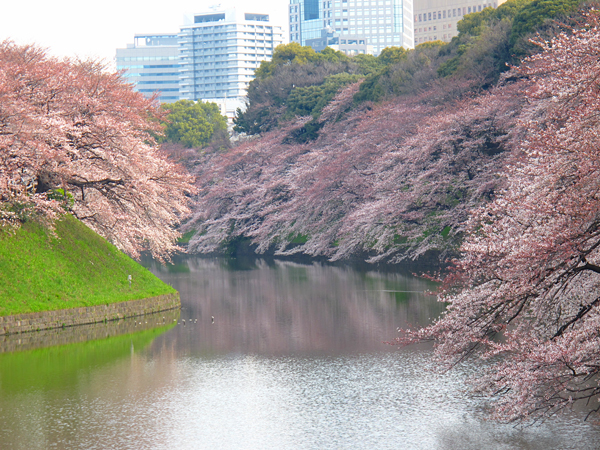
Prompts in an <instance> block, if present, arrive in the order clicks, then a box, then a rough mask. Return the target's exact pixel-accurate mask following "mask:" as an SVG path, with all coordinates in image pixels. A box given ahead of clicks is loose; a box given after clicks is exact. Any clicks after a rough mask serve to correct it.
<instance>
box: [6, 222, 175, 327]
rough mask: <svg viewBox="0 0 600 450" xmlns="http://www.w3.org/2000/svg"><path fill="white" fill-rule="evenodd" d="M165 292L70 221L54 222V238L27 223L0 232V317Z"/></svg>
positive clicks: (155, 280)
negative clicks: (15, 230)
mask: <svg viewBox="0 0 600 450" xmlns="http://www.w3.org/2000/svg"><path fill="white" fill-rule="evenodd" d="M128 275H131V276H132V279H133V283H132V285H131V288H130V287H129V283H128V281H127V276H128ZM170 292H174V290H173V288H171V287H170V286H168V285H166V284H164V283H163V282H162V281H160V280H159V279H158V278H156V277H155V276H154V275H152V274H151V273H150V272H149V271H148V270H146V269H144V268H143V267H141V266H140V265H139V264H137V263H136V262H135V261H133V260H132V259H131V258H129V257H128V256H127V255H125V254H124V253H122V252H120V251H119V250H118V249H117V248H116V247H114V246H113V245H111V244H110V243H108V242H107V241H106V240H105V239H104V238H102V237H100V236H98V235H97V234H96V233H94V232H93V231H91V230H90V229H89V228H87V227H86V226H85V225H83V224H82V223H80V222H79V221H77V220H76V219H75V218H73V217H72V216H69V215H67V216H65V217H64V218H63V219H62V220H60V221H58V222H57V223H56V236H53V235H52V234H51V233H49V232H48V231H47V230H46V229H44V228H43V227H42V226H41V225H39V224H37V223H36V222H33V221H29V222H26V223H24V224H23V226H22V227H21V228H20V229H19V230H18V231H17V232H16V233H15V234H8V233H6V232H3V231H1V230H0V316H6V315H12V314H21V313H28V312H36V311H50V310H56V309H69V308H76V307H80V306H93V305H100V304H106V303H115V302H121V301H126V300H135V299H140V298H147V297H153V296H156V295H161V294H166V293H170Z"/></svg>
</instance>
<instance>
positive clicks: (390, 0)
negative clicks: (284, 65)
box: [289, 0, 414, 55]
mask: <svg viewBox="0 0 600 450" xmlns="http://www.w3.org/2000/svg"><path fill="white" fill-rule="evenodd" d="M289 24H290V42H298V43H300V44H301V45H308V46H311V47H313V48H314V49H315V51H321V50H323V49H324V48H325V47H327V46H329V47H332V48H334V49H336V50H340V51H342V52H344V53H346V54H348V55H354V54H358V53H371V54H374V55H378V54H379V53H380V52H381V50H383V49H384V48H386V47H404V48H406V49H410V48H413V47H414V34H413V0H326V1H322V0H291V2H290V5H289Z"/></svg>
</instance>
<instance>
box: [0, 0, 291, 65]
mask: <svg viewBox="0 0 600 450" xmlns="http://www.w3.org/2000/svg"><path fill="white" fill-rule="evenodd" d="M219 3H220V4H222V5H224V6H225V5H237V6H238V8H245V9H248V12H257V13H267V14H269V15H270V19H271V22H273V23H274V24H276V25H281V26H283V27H284V30H287V14H286V13H287V6H288V4H289V1H288V0H270V1H269V0H252V1H248V0H229V1H221V2H219V1H205V0H195V1H193V0H160V1H157V0H95V1H91V2H90V1H85V0H2V7H1V9H0V41H3V40H5V39H11V40H13V41H15V42H16V43H18V44H31V43H35V44H38V45H39V46H41V47H44V48H47V49H48V50H49V51H50V53H51V54H53V55H55V56H68V57H80V58H82V59H86V58H88V57H92V58H102V59H105V60H107V61H108V62H110V63H113V59H114V56H115V50H116V49H117V48H124V47H125V46H126V45H127V44H128V43H133V35H134V34H136V33H160V32H164V33H169V32H177V31H179V26H180V25H182V24H183V15H184V14H186V13H198V12H204V11H207V10H208V8H209V7H210V6H211V5H215V4H219ZM249 4H251V5H252V6H251V7H250V8H248V6H247V5H249ZM244 5H245V6H244ZM285 36H286V33H284V38H285Z"/></svg>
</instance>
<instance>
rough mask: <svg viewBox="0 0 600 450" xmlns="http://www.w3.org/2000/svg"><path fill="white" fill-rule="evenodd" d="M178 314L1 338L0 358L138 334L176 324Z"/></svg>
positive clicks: (147, 315) (135, 318)
mask: <svg viewBox="0 0 600 450" xmlns="http://www.w3.org/2000/svg"><path fill="white" fill-rule="evenodd" d="M180 314H181V311H180V310H179V309H171V310H169V311H161V312H158V313H155V314H145V315H144V316H143V317H141V318H140V317H130V318H127V319H123V320H112V321H110V320H109V321H108V322H100V323H90V324H87V325H78V326H76V327H65V328H62V327H61V328H52V329H47V330H42V331H35V332H32V333H17V334H5V335H3V336H0V354H1V353H11V352H17V351H19V352H22V351H26V350H33V349H37V348H45V347H53V346H57V345H66V344H74V343H77V342H87V341H94V340H97V339H105V338H108V337H111V336H120V335H124V334H131V333H137V332H140V331H145V330H151V329H155V328H157V327H161V326H162V327H164V326H168V325H169V324H176V323H177V321H178V320H179V317H180Z"/></svg>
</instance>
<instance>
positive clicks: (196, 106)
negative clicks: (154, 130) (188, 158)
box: [161, 100, 227, 148]
mask: <svg viewBox="0 0 600 450" xmlns="http://www.w3.org/2000/svg"><path fill="white" fill-rule="evenodd" d="M162 108H163V109H165V110H166V111H168V115H167V121H166V122H165V123H164V125H165V127H166V128H165V136H164V138H163V139H161V141H162V142H171V143H174V144H182V145H183V146H184V147H186V148H203V147H206V146H207V145H209V144H210V143H211V142H212V140H213V138H214V137H215V136H219V137H222V136H223V133H226V131H227V118H226V117H224V116H222V115H221V112H220V111H219V107H218V106H217V105H216V104H215V103H204V102H194V101H192V100H179V101H177V102H175V103H165V104H163V105H162Z"/></svg>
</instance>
